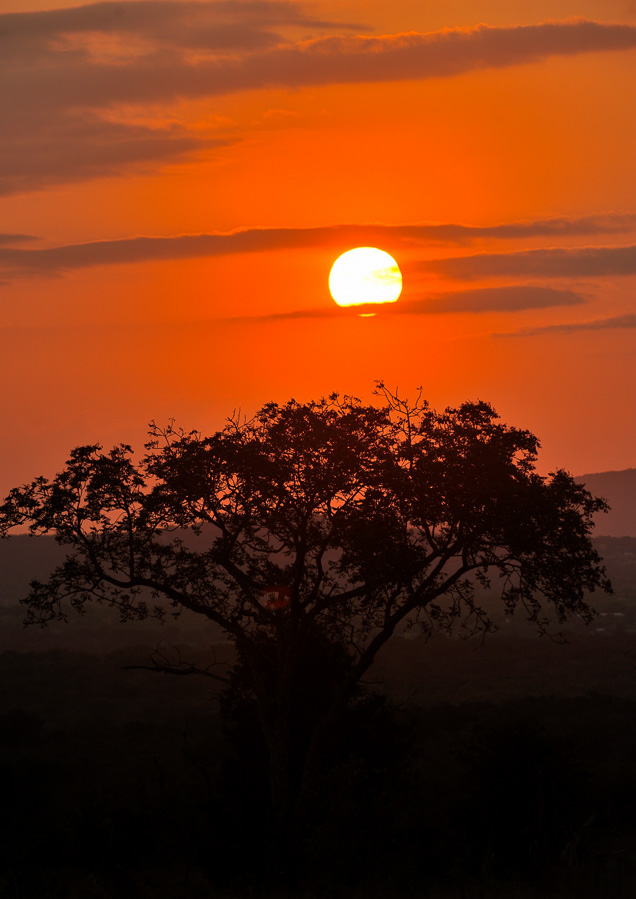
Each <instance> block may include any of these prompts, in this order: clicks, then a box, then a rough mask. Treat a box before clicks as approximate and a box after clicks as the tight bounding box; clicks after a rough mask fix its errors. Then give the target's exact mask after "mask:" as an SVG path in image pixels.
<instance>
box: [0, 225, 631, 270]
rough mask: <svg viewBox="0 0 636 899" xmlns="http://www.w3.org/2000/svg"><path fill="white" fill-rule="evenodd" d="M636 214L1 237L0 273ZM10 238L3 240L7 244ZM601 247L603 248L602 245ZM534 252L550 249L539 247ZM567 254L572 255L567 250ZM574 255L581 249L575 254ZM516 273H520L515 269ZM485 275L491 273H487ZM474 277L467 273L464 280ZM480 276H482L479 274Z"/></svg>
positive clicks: (343, 244) (592, 228)
mask: <svg viewBox="0 0 636 899" xmlns="http://www.w3.org/2000/svg"><path fill="white" fill-rule="evenodd" d="M634 225H636V216H635V215H631V214H625V215H618V214H617V215H588V216H582V217H581V218H565V217H564V218H555V219H546V220H540V221H536V222H511V223H508V224H500V225H493V226H486V227H480V226H473V225H459V224H424V225H355V224H354V225H352V224H347V225H332V226H326V227H320V228H252V229H247V230H243V231H235V232H232V233H226V234H183V235H176V236H174V237H129V238H122V239H119V240H101V241H92V242H90V243H82V244H67V245H65V246H60V247H47V248H41V249H38V248H31V247H28V248H24V247H11V246H5V247H2V246H1V244H2V241H1V240H0V268H3V269H5V270H6V271H10V272H12V273H13V274H14V276H19V275H27V274H39V275H53V274H61V273H63V272H65V271H70V270H74V269H82V268H88V267H91V266H94V265H120V264H125V263H135V262H151V261H167V260H174V259H193V258H204V257H212V256H225V255H231V254H237V253H255V252H263V251H266V250H278V249H300V248H309V247H326V246H330V247H333V249H334V252H343V251H344V250H347V249H350V248H351V246H374V245H376V244H381V245H383V246H386V247H387V248H388V249H389V250H393V251H395V250H397V249H399V248H403V249H408V248H412V247H416V246H419V245H430V244H431V243H444V242H452V243H456V244H465V243H468V242H469V241H471V240H475V239H478V238H483V237H488V238H501V239H509V238H514V237H523V236H534V237H537V236H541V235H546V236H550V235H552V234H561V235H563V234H572V235H577V234H585V233H590V232H595V233H599V232H602V231H607V232H610V233H614V232H616V231H620V230H631V229H632V228H633V227H634ZM6 242H7V241H5V243H6ZM597 249H603V248H597ZM535 252H537V253H544V252H551V251H544V250H539V251H535ZM565 252H567V251H565ZM572 252H576V251H572ZM525 255H526V254H524V253H520V254H484V255H480V256H468V257H459V258H453V259H450V260H434V261H433V262H430V263H428V262H427V263H420V264H419V267H420V268H426V269H427V270H430V269H431V267H433V270H435V271H437V270H442V269H441V268H439V269H438V268H435V267H436V266H439V267H441V266H443V265H446V264H449V265H451V266H452V265H453V264H455V263H458V264H459V265H462V264H463V262H464V260H466V259H468V260H471V259H477V260H479V259H486V260H490V259H495V260H496V259H499V258H502V259H509V258H511V257H512V258H516V257H521V258H523V257H525ZM511 273H513V274H517V273H518V272H516V271H513V272H511ZM486 274H492V272H489V271H487V272H486ZM462 277H470V275H462ZM475 277H477V275H475Z"/></svg>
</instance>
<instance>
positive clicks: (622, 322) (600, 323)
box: [493, 313, 636, 337]
mask: <svg viewBox="0 0 636 899" xmlns="http://www.w3.org/2000/svg"><path fill="white" fill-rule="evenodd" d="M616 328H618V329H621V330H624V329H631V328H636V314H633V313H628V314H627V315H615V316H613V317H611V318H597V319H593V320H592V321H588V322H568V323H566V324H562V325H543V326H542V327H539V328H520V329H519V330H518V331H510V332H507V333H506V332H503V333H499V334H493V337H542V336H543V335H544V334H575V333H576V332H578V331H609V330H611V329H616Z"/></svg>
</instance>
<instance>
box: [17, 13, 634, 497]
mask: <svg viewBox="0 0 636 899" xmlns="http://www.w3.org/2000/svg"><path fill="white" fill-rule="evenodd" d="M635 62H636V5H635V4H634V3H631V2H628V0H580V2H574V0H550V2H539V0H538V2H535V3H533V4H529V3H526V2H520V0H518V2H517V0H491V2H480V3H477V2H472V0H432V2H428V3H426V4H424V3H422V2H421V0H393V2H392V3H390V4H387V3H386V2H384V0H350V2H348V0H344V2H336V0H316V2H313V3H309V2H308V3H296V2H276V0H272V2H270V0H253V2H237V0H217V2H207V0H163V2H161V0H136V2H135V0H122V2H113V3H99V4H94V5H85V6H81V5H77V4H73V3H64V4H58V5H53V4H50V3H47V2H45V0H0V66H3V67H4V69H5V72H4V73H3V84H5V85H7V84H8V85H9V86H10V90H9V91H8V92H7V91H5V92H3V95H2V98H1V99H0V115H1V120H2V121H3V133H2V138H1V141H2V143H1V150H0V153H1V156H0V160H1V164H0V290H1V291H2V301H1V305H0V359H1V360H2V361H1V364H2V367H3V382H4V388H5V389H4V390H3V392H2V397H1V399H0V403H1V406H2V408H1V420H2V434H1V435H0V451H1V453H2V473H1V475H0V481H1V482H2V483H0V493H2V494H3V495H4V494H5V493H6V491H7V490H8V489H9V488H10V487H11V486H13V485H14V484H15V483H17V482H21V481H25V480H28V479H30V478H31V477H33V476H35V475H36V474H40V473H45V474H47V475H50V474H52V473H53V472H54V471H55V470H56V469H57V468H59V467H60V466H61V465H62V464H63V462H64V460H65V458H66V456H67V452H68V450H69V449H70V448H71V447H72V446H74V445H77V444H79V443H88V442H93V441H101V442H103V443H104V444H105V445H109V444H111V443H115V442H119V441H126V442H130V443H133V444H134V445H136V446H138V447H139V448H140V449H141V446H142V443H143V436H144V433H145V428H146V424H147V422H148V421H149V420H150V419H153V418H154V419H156V420H158V421H160V422H163V421H166V419H167V418H169V417H175V418H176V419H177V421H178V423H180V424H181V425H183V426H184V427H186V428H199V429H202V430H204V431H205V430H209V429H214V428H216V427H219V426H220V425H221V424H222V423H223V420H224V418H225V417H226V416H227V415H229V414H230V413H231V412H232V410H233V409H235V408H237V407H241V409H243V410H244V411H245V412H247V413H249V412H250V411H254V410H255V409H257V408H258V407H259V406H260V405H261V404H262V403H264V402H267V401H269V400H272V399H275V400H281V401H284V400H286V399H288V398H289V397H291V396H294V397H295V398H296V399H299V400H303V399H309V398H311V397H317V396H320V395H323V394H327V393H330V392H332V391H333V390H338V391H340V392H342V393H353V394H356V395H358V396H361V397H363V398H364V399H368V398H370V394H371V390H372V388H373V382H374V379H380V378H381V379H384V380H385V381H386V382H387V383H388V384H389V385H391V386H399V387H400V389H401V391H402V392H404V393H409V392H414V391H415V388H416V387H417V386H419V385H420V384H421V385H423V387H424V392H425V394H426V395H427V397H428V398H429V400H430V401H431V402H432V403H433V404H434V405H435V406H437V407H443V406H446V405H448V404H453V403H457V402H461V401H462V400H464V399H475V398H480V399H485V400H489V401H490V402H492V403H493V404H494V405H495V407H496V408H497V409H498V410H499V412H500V413H501V415H502V417H503V418H504V419H505V420H506V421H508V422H509V423H510V424H515V425H518V426H521V427H528V428H530V429H532V430H533V431H534V432H535V433H537V434H538V435H539V437H540V439H541V441H542V444H543V454H542V456H541V460H540V467H541V469H542V470H544V471H547V470H549V469H551V468H554V467H556V466H560V467H565V468H566V469H568V470H570V471H571V472H573V473H575V474H581V473H584V472H589V471H599V470H607V469H620V468H627V467H635V466H636V450H635V449H634V447H635V446H636V416H635V415H634V408H633V400H632V398H631V393H632V385H633V384H634V383H635V382H636V362H635V358H636V357H635V355H634V349H635V344H636V311H634V309H633V297H634V286H635V284H636V179H635V178H634V172H633V160H634V158H636V111H635V109H634V103H633V83H634V64H635ZM367 244H371V245H375V246H379V247H381V248H382V249H385V250H387V251H389V252H391V253H392V254H393V255H394V257H395V258H396V259H397V260H398V262H399V264H400V266H401V268H402V271H403V274H404V291H403V294H402V297H401V298H400V300H399V301H398V303H397V304H395V307H394V308H392V309H391V310H389V311H387V312H384V313H381V314H378V315H377V316H375V317H374V318H370V319H363V318H359V317H357V316H351V315H350V314H347V313H346V312H343V310H340V309H338V308H337V307H336V306H335V304H334V303H333V301H332V300H331V298H330V296H329V293H328V289H327V278H328V274H329V269H330V266H331V264H332V262H333V260H334V259H335V257H336V256H337V255H338V254H339V253H340V252H342V251H344V250H346V249H349V248H350V247H352V246H357V245H367Z"/></svg>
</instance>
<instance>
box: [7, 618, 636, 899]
mask: <svg viewBox="0 0 636 899" xmlns="http://www.w3.org/2000/svg"><path fill="white" fill-rule="evenodd" d="M140 652H141V649H138V650H135V649H130V650H122V651H119V652H117V653H113V654H110V655H104V656H101V657H98V656H91V655H86V654H81V653H77V652H72V651H51V652H46V653H40V654H28V653H12V652H5V653H4V654H2V655H1V656H0V684H1V685H2V686H1V696H0V708H1V709H2V711H1V712H0V790H1V794H0V795H1V796H2V803H3V810H2V825H3V829H4V833H3V834H2V842H1V848H0V857H1V867H0V871H1V872H2V873H1V875H0V896H2V897H3V899H4V897H11V899H13V897H19V899H27V897H29V899H30V897H49V896H50V897H69V899H70V897H77V899H80V897H100V899H101V897H103V899H106V897H109V899H110V897H144V899H145V897H148V899H150V897H157V899H162V897H180V896H188V897H192V899H198V897H201V899H203V897H212V896H217V895H218V896H228V897H231V896H236V897H242V896H255V895H265V894H267V892H268V883H270V882H271V878H272V875H273V872H272V866H271V858H268V852H269V851H270V848H269V842H268V838H267V837H268V834H267V824H266V816H265V813H264V803H263V797H262V795H261V794H262V791H261V788H260V781H259V777H258V770H259V762H258V758H257V756H256V753H255V752H254V751H253V747H251V746H250V743H249V735H248V738H247V740H245V739H243V741H242V742H240V743H239V745H238V746H237V745H236V744H234V743H232V742H230V741H229V740H228V739H227V738H226V737H225V736H224V734H223V732H222V728H221V723H220V719H219V715H218V704H217V702H216V700H215V697H214V695H213V694H212V693H211V692H210V689H209V687H208V684H207V682H200V681H198V680H196V679H195V678H166V677H159V676H157V675H154V674H151V673H150V672H143V671H130V670H124V669H123V668H122V665H124V664H126V663H128V662H131V661H138V656H139V653H140ZM635 658H636V638H634V637H633V636H632V635H623V636H615V637H610V638H607V639H603V638H602V636H600V635H595V636H591V635H590V636H589V637H585V638H579V639H578V640H577V641H576V642H575V643H573V644H570V645H569V646H555V645H554V644H550V643H547V642H546V641H540V640H538V639H537V640H529V639H524V638H519V637H505V638H501V639H494V640H492V641H490V642H489V643H488V644H487V645H486V647H485V648H484V649H475V648H474V647H473V645H472V644H470V643H453V644H450V643H448V642H447V641H445V640H443V639H442V638H439V639H438V640H437V641H436V640H432V641H430V642H429V643H428V644H427V645H425V646H417V644H415V643H413V642H409V643H405V642H400V643H399V644H398V645H397V646H396V647H395V648H394V650H393V653H392V656H391V657H390V658H388V659H387V660H386V662H385V665H384V672H383V674H384V675H385V677H386V678H387V680H388V675H391V676H392V677H393V683H392V684H389V686H390V687H391V689H392V692H394V693H395V696H396V699H398V700H399V701H400V702H401V708H399V709H398V710H397V711H396V712H389V711H388V710H387V709H385V708H383V707H382V706H379V707H378V708H377V709H375V711H374V712H373V713H372V714H370V715H368V716H367V717H365V718H363V719H362V723H361V725H360V726H358V728H357V729H356V733H354V734H345V735H343V744H344V746H343V748H342V751H341V752H340V753H336V755H335V761H334V765H333V767H332V770H331V771H330V773H329V775H328V776H326V777H325V779H324V782H323V784H322V786H321V793H320V797H319V800H318V801H317V803H316V807H315V808H314V809H313V810H312V816H311V820H310V821H309V822H308V824H307V827H306V830H305V832H304V833H299V834H298V840H297V844H296V846H295V847H294V849H293V854H294V857H293V858H291V859H288V860H287V861H288V867H289V875H288V876H289V883H290V886H289V895H290V896H291V895H293V896H313V895H315V896H323V895H343V896H358V895H360V896H363V895H364V896H382V897H384V896H386V897H391V896H409V895H415V896H430V897H451V896H453V897H455V896H456V897H473V896H474V897H478V896H484V897H487V896H493V897H495V896H497V897H498V896H502V897H503V896H506V897H516V896H519V897H521V896H524V897H525V896H528V897H530V896H539V895H541V896H545V895H548V896H555V897H557V896H558V897H569V896H572V897H574V896H577V897H587V896H590V897H592V896H594V897H596V896H598V897H601V896H621V897H622V896H625V897H627V896H630V897H631V896H634V895H636V817H635V810H636V698H633V697H634V696H636V693H634V692H632V690H631V688H632V687H633V686H634V681H636V674H635V673H634V672H636V668H634V659H635ZM433 669H434V677H431V681H432V683H431V695H430V696H429V695H427V693H426V680H427V678H428V677H429V675H430V673H431V671H432V670H433ZM621 669H622V675H623V676H622V677H619V675H620V674H621ZM573 670H574V671H578V672H579V673H580V676H581V680H582V681H583V682H585V683H586V684H589V683H590V682H591V681H594V680H596V682H597V687H598V689H597V690H596V691H595V692H593V691H591V690H586V691H585V692H584V693H580V692H579V693H577V691H576V690H573V689H572V687H573V684H574V681H575V677H574V675H573ZM561 674H562V675H563V677H561ZM535 675H536V677H535ZM202 680H203V679H202ZM418 681H419V687H418V688H417V689H416V683H417V682H418ZM442 683H445V685H446V692H447V697H448V698H447V700H445V701H442V700H441V698H440V691H441V685H442ZM489 685H490V695H489ZM604 686H605V689H603V687H604ZM376 689H377V688H376ZM409 690H410V691H411V694H412V695H411V696H410V698H408V697H407V696H406V693H407V692H408V691H409ZM537 690H538V692H537ZM630 692H631V694H632V695H631V696H630V695H628V694H629V693H630ZM476 693H477V694H478V695H475V694H476ZM513 694H514V695H513ZM533 694H534V695H533ZM272 895H276V896H279V895H283V893H281V892H280V889H278V890H276V891H274V892H273V893H272Z"/></svg>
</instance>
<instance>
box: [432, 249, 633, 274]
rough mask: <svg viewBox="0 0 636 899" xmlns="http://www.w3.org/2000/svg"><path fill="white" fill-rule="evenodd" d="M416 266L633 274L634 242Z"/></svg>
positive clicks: (449, 270) (444, 270)
mask: <svg viewBox="0 0 636 899" xmlns="http://www.w3.org/2000/svg"><path fill="white" fill-rule="evenodd" d="M418 269H419V270H421V271H426V272H433V273H435V274H439V275H445V276H447V277H451V278H461V279H463V280H470V279H473V278H488V277H520V276H530V277H549V278H589V277H591V278H595V277H602V276H606V275H634V274H636V245H630V246H624V247H579V248H576V249H564V248H555V249H540V250H524V251H522V252H516V253H480V254H477V255H473V256H456V257H453V258H450V259H434V260H431V261H427V262H421V263H419V265H418Z"/></svg>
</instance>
